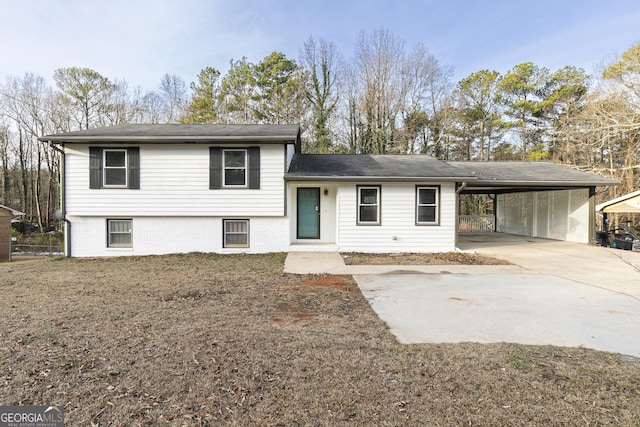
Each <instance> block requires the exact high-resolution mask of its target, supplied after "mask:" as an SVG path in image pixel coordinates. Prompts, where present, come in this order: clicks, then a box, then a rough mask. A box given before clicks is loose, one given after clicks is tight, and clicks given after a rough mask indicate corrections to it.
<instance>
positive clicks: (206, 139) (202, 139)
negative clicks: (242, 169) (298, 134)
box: [38, 135, 296, 144]
mask: <svg viewBox="0 0 640 427" xmlns="http://www.w3.org/2000/svg"><path fill="white" fill-rule="evenodd" d="M38 140H39V141H43V142H44V141H48V142H49V143H57V144H60V143H65V142H66V143H71V144H73V143H77V144H81V143H90V142H101V143H105V142H116V143H123V142H128V143H174V144H179V143H201V144H216V143H225V142H237V143H244V142H252V143H256V144H259V143H262V142H274V143H282V144H295V143H296V139H292V138H291V137H282V136H255V135H253V136H252V135H240V136H224V137H219V138H216V137H212V136H211V135H202V136H189V137H184V136H180V137H175V136H162V135H153V136H152V135H149V136H131V135H129V136H109V135H93V136H77V137H73V136H65V137H56V136H44V137H40V138H38Z"/></svg>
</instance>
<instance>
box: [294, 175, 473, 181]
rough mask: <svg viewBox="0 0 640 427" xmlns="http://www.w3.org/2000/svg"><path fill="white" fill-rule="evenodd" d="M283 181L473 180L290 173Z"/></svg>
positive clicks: (462, 179)
mask: <svg viewBox="0 0 640 427" xmlns="http://www.w3.org/2000/svg"><path fill="white" fill-rule="evenodd" d="M284 179H285V181H371V182H375V181H393V182H415V181H421V182H425V181H428V182H462V181H470V180H473V181H475V179H476V178H474V177H431V176H353V175H349V176H340V175H327V176H318V175H290V174H286V175H285V176H284Z"/></svg>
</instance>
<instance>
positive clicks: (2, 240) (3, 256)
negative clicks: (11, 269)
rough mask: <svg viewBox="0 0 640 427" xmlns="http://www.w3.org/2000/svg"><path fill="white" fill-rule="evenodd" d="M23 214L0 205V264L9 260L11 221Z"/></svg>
mask: <svg viewBox="0 0 640 427" xmlns="http://www.w3.org/2000/svg"><path fill="white" fill-rule="evenodd" d="M22 215H24V213H22V212H20V211H17V210H15V209H11V208H10V207H8V206H4V205H0V262H6V261H10V260H11V219H13V217H14V216H22Z"/></svg>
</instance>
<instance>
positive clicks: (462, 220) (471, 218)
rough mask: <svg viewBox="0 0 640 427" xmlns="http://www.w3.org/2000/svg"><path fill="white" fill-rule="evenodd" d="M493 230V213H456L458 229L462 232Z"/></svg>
mask: <svg viewBox="0 0 640 427" xmlns="http://www.w3.org/2000/svg"><path fill="white" fill-rule="evenodd" d="M494 230H495V218H494V216H493V215H458V231H460V232H462V233H474V232H480V231H494Z"/></svg>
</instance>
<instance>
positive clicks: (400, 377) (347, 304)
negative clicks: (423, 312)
mask: <svg viewBox="0 0 640 427" xmlns="http://www.w3.org/2000/svg"><path fill="white" fill-rule="evenodd" d="M283 262H284V255H283V254H271V255H259V256H241V255H238V256H222V255H209V254H187V255H171V256H161V257H160V256H159V257H132V258H112V259H65V260H52V261H50V260H39V261H28V262H16V263H5V264H0V295H1V298H0V316H1V321H0V404H2V405H30V404H34V405H48V404H61V405H64V407H65V421H66V425H68V426H90V425H95V426H136V425H149V426H151V425H153V426H157V425H169V426H182V425H189V426H190V425H194V426H196V425H219V424H235V425H260V426H262V425H282V426H298V425H356V424H359V425H487V426H494V425H510V426H517V425H540V426H543V425H545V426H546V425H585V426H586V425H590V426H594V425H603V424H618V425H627V426H631V425H640V366H639V365H638V363H637V362H638V361H637V360H635V359H631V358H626V357H622V356H619V355H613V354H608V353H603V352H598V351H592V350H587V349H581V348H576V349H567V348H558V347H550V346H524V345H517V344H490V345H483V344H473V343H465V344H441V345H401V344H398V343H397V342H396V341H395V340H394V338H393V336H392V335H391V334H390V333H389V332H388V331H387V330H386V327H385V325H384V323H383V322H382V321H381V320H379V319H378V318H377V317H376V315H375V314H374V313H373V311H372V310H371V308H370V307H369V305H368V304H367V302H366V300H365V299H364V298H363V296H362V294H361V293H360V291H359V290H358V288H357V286H356V284H355V282H354V281H353V280H352V278H351V277H348V276H337V277H332V276H296V275H286V274H283V273H282V265H283Z"/></svg>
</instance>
